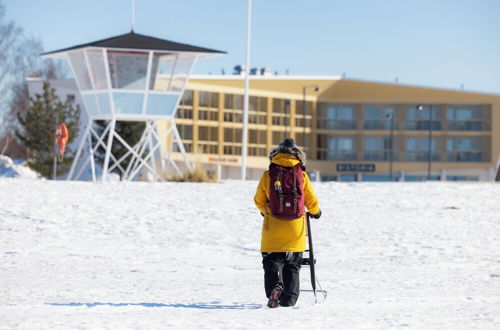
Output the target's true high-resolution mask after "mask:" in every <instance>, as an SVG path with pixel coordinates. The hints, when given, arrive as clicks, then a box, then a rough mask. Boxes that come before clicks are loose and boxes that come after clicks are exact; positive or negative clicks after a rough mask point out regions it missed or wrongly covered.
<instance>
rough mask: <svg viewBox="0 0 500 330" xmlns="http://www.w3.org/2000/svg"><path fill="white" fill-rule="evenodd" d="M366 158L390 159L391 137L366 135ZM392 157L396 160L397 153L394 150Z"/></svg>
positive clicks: (373, 159) (364, 153)
mask: <svg viewBox="0 0 500 330" xmlns="http://www.w3.org/2000/svg"><path fill="white" fill-rule="evenodd" d="M363 143H364V152H363V159H364V160H372V161H390V160H391V139H390V138H389V137H365V138H364V141H363ZM392 153H393V154H392V159H393V160H396V159H397V158H398V157H397V153H395V152H394V150H393V151H392Z"/></svg>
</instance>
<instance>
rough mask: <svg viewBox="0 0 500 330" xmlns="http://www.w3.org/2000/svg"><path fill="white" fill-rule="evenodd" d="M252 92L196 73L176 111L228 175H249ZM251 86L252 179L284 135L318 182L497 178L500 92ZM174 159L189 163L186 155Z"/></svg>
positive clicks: (209, 163)
mask: <svg viewBox="0 0 500 330" xmlns="http://www.w3.org/2000/svg"><path fill="white" fill-rule="evenodd" d="M31 83H32V84H33V83H35V82H34V81H31ZM74 93H78V92H77V89H76V86H75V89H74ZM243 93H244V90H243V76H241V75H203V76H201V75H195V76H192V77H191V80H190V81H189V83H188V85H187V89H186V91H185V93H184V96H183V98H182V101H181V103H180V105H179V107H178V109H177V113H176V125H177V128H178V130H179V132H180V135H181V137H182V140H183V143H184V146H185V148H186V151H187V152H188V157H189V159H190V160H191V161H192V162H195V163H199V164H201V165H202V166H203V167H205V169H206V170H207V171H210V172H213V173H214V174H216V175H217V176H218V177H219V178H221V179H231V178H235V179H236V178H239V176H240V165H241V148H242V143H241V140H242V128H243V124H242V121H243ZM249 94H250V100H249V101H250V102H249V116H248V129H249V131H248V159H247V167H248V171H247V173H248V178H250V179H257V178H259V177H260V175H261V173H262V170H264V169H266V168H267V167H268V165H269V159H268V154H269V151H270V150H271V148H272V147H273V146H275V145H276V144H277V143H278V142H280V141H281V140H283V139H284V138H285V137H292V138H294V139H295V141H296V143H297V144H298V145H300V146H301V147H303V148H304V149H305V151H306V153H307V157H308V160H307V169H308V171H309V172H310V173H311V175H312V176H313V178H314V179H316V180H322V181H326V180H337V181H388V180H394V181H396V180H400V181H401V180H404V181H421V180H429V179H430V180H470V181H493V180H494V179H495V177H496V176H497V172H498V167H499V162H500V95H497V94H486V93H477V92H468V91H462V90H446V89H437V88H428V87H420V86H408V85H401V84H389V83H379V82H369V81H360V80H351V79H345V78H341V77H312V76H273V75H271V76H269V75H263V76H259V75H255V76H251V78H250V91H249ZM160 127H164V128H165V129H166V124H164V125H163V124H162V125H160ZM166 145H167V146H169V145H170V144H169V143H166ZM174 158H176V159H178V160H179V161H181V160H182V155H181V154H180V153H179V154H176V153H174Z"/></svg>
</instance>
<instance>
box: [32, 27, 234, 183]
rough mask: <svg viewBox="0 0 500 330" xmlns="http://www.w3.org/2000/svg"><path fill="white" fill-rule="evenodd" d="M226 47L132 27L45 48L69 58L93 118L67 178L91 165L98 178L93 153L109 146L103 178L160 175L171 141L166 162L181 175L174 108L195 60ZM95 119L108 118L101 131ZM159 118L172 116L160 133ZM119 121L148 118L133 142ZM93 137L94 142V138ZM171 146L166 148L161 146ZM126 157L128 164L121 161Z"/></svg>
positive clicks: (181, 147)
mask: <svg viewBox="0 0 500 330" xmlns="http://www.w3.org/2000/svg"><path fill="white" fill-rule="evenodd" d="M224 53H225V52H222V51H218V50H213V49H207V48H202V47H196V46H191V45H187V44H181V43H177V42H172V41H168V40H162V39H158V38H154V37H150V36H145V35H141V34H137V33H134V32H133V31H132V32H130V33H127V34H124V35H120V36H116V37H112V38H109V39H104V40H100V41H95V42H91V43H87V44H83V45H78V46H73V47H69V48H65V49H61V50H56V51H52V52H48V53H45V54H43V55H42V56H43V57H48V58H63V59H67V60H68V61H69V64H70V66H71V69H72V71H73V75H74V76H75V79H76V83H77V86H78V90H79V92H80V94H81V96H82V100H83V102H84V106H85V110H86V112H87V115H88V118H89V121H88V123H87V126H86V128H85V131H84V135H83V136H82V139H81V141H80V144H79V146H78V149H77V152H76V155H75V159H74V161H73V164H72V166H71V169H70V171H69V174H68V177H67V178H68V180H71V179H73V180H78V179H79V178H80V177H81V175H82V173H83V172H84V170H85V169H88V168H89V165H90V169H91V173H92V179H93V180H94V181H95V180H96V173H95V158H94V155H95V153H96V151H97V149H98V148H99V147H101V148H103V149H104V150H105V156H104V164H103V168H102V180H103V181H104V180H106V176H107V175H108V174H109V173H111V172H112V171H113V170H116V169H117V170H119V171H120V174H121V178H122V180H129V181H130V180H133V179H134V178H135V177H136V176H137V175H138V174H139V173H140V171H141V170H143V169H146V170H148V171H149V172H151V174H152V175H153V176H154V177H155V178H156V179H158V180H160V181H161V180H162V178H161V176H160V175H159V173H158V171H157V155H160V157H161V151H162V150H161V149H160V148H162V146H163V147H165V146H166V141H169V142H170V147H169V148H168V153H167V154H166V156H165V157H163V158H162V162H161V164H162V167H164V166H165V160H167V161H168V162H167V164H171V165H172V166H173V167H174V169H175V170H176V171H177V172H178V173H179V174H180V175H182V173H181V171H180V170H179V168H178V166H177V165H176V164H175V162H174V161H173V159H172V157H171V153H172V151H173V146H174V143H177V146H178V149H179V150H180V152H181V153H182V154H183V155H184V161H185V163H186V166H187V168H188V169H191V166H190V164H189V162H188V160H187V157H186V153H185V149H184V145H183V144H182V141H181V138H180V136H179V132H178V131H177V128H176V126H175V112H176V109H177V106H178V104H179V102H180V99H181V97H182V94H183V93H184V89H185V87H186V84H187V82H188V79H189V75H190V73H191V71H192V69H193V67H194V65H195V63H196V60H197V59H199V58H203V57H210V56H215V55H220V54H224ZM96 120H104V121H106V122H107V124H106V127H105V129H104V130H103V131H102V132H97V131H96V130H95V127H94V122H95V121H96ZM158 120H166V121H167V122H168V125H167V127H168V128H167V129H166V132H164V133H162V134H161V135H162V136H160V135H159V130H158V129H157V127H156V125H157V124H156V123H157V121H158ZM117 121H137V122H144V123H145V130H144V133H143V134H142V137H141V139H140V140H139V142H138V143H137V144H136V145H134V146H131V145H129V144H128V143H127V142H126V141H125V140H124V139H123V138H122V137H121V136H120V135H119V134H118V133H117V132H116V131H115V125H116V122H117ZM92 140H94V141H95V142H94V144H93V143H92ZM114 140H116V141H118V142H119V143H121V144H122V145H123V146H124V147H125V148H126V149H127V153H126V154H125V155H123V156H122V157H121V158H120V159H117V157H115V156H114V155H113V154H112V152H111V147H112V145H113V141H114ZM163 150H165V151H166V150H167V148H163ZM126 159H128V160H129V161H128V166H126V167H125V166H122V163H123V162H124V160H126Z"/></svg>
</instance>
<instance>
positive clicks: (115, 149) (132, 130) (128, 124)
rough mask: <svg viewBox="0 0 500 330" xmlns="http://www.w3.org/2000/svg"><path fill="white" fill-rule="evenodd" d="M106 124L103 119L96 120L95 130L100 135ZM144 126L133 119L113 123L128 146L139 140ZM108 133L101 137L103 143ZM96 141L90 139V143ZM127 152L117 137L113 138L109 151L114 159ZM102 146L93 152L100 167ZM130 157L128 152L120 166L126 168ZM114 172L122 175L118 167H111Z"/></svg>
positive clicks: (102, 157)
mask: <svg viewBox="0 0 500 330" xmlns="http://www.w3.org/2000/svg"><path fill="white" fill-rule="evenodd" d="M107 125H108V122H107V121H104V120H98V121H96V126H97V127H95V131H96V132H97V133H98V134H99V135H101V134H102V132H103V131H104V130H105V129H106V126H107ZM145 128H146V125H145V124H144V123H143V122H133V121H117V122H116V125H115V131H116V132H117V133H118V134H119V135H120V136H121V137H122V138H123V139H124V140H125V142H127V143H128V145H129V146H131V147H133V146H134V145H136V144H137V143H138V142H139V140H140V139H141V136H142V133H143V132H144V129H145ZM108 137H109V133H108V134H106V137H105V138H104V139H103V141H104V143H105V144H106V141H108ZM96 143H97V141H95V139H94V138H93V139H92V144H93V146H95V144H96ZM127 152H128V149H127V148H126V147H125V146H124V145H122V144H121V142H120V141H118V140H117V139H113V144H112V146H111V153H112V154H113V156H115V157H116V159H120V158H121V157H123V156H124V155H125V154H126V153H127ZM104 156H105V152H104V148H103V147H102V146H100V147H99V148H98V149H97V151H96V153H95V159H96V162H97V163H98V164H100V165H101V167H102V166H103V164H104ZM131 158H132V155H130V154H129V156H128V157H127V158H125V159H124V160H123V161H122V162H121V163H120V166H121V167H122V168H124V169H127V167H128V165H129V163H130V159H131ZM112 164H113V161H112V160H110V165H112ZM112 172H114V173H117V174H119V175H120V177H121V176H122V173H121V171H120V169H119V168H118V167H115V168H114V169H113V171H112Z"/></svg>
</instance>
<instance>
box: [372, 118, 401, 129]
mask: <svg viewBox="0 0 500 330" xmlns="http://www.w3.org/2000/svg"><path fill="white" fill-rule="evenodd" d="M393 125H394V126H393V129H397V128H398V123H397V122H393ZM363 128H364V129H370V130H390V129H391V121H390V120H380V119H377V120H365V121H364V122H363Z"/></svg>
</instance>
